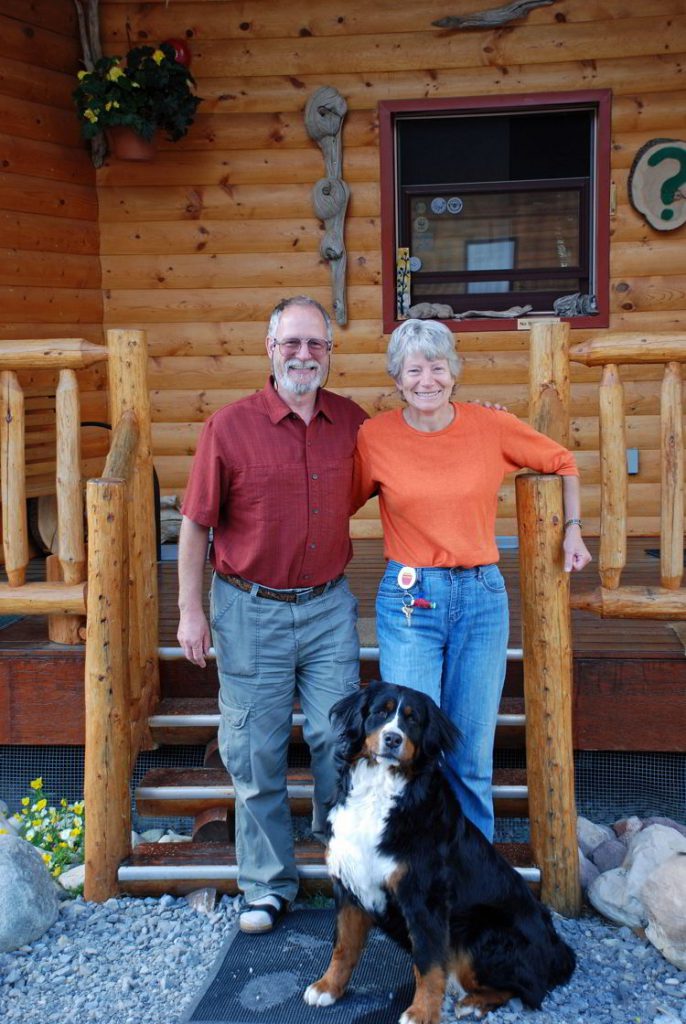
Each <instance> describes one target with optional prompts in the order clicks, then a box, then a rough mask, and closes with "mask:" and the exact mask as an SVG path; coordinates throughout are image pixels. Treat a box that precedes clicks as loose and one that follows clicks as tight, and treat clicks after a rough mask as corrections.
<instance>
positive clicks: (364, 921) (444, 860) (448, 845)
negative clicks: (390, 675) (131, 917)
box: [305, 683, 575, 1024]
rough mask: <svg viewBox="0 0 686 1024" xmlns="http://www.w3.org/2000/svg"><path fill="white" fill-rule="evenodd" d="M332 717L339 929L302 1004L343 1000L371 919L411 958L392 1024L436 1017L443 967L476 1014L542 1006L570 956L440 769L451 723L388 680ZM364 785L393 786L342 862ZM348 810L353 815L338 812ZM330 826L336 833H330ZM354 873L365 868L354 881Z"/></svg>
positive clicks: (333, 857) (451, 739) (332, 860)
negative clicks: (411, 975) (405, 992)
mask: <svg viewBox="0 0 686 1024" xmlns="http://www.w3.org/2000/svg"><path fill="white" fill-rule="evenodd" d="M332 720H333V722H334V724H335V725H336V726H337V728H338V732H339V738H340V742H339V748H338V757H339V791H338V798H337V802H336V805H335V806H334V808H333V810H332V812H331V821H332V835H331V841H330V846H329V855H328V856H329V869H330V871H331V872H332V877H333V882H334V892H335V897H336V906H337V911H338V915H337V929H336V931H337V934H336V944H335V947H334V953H333V958H332V961H331V964H330V966H329V969H328V970H327V972H326V974H325V975H324V976H323V977H322V978H321V979H320V980H319V981H318V982H316V983H315V984H314V985H311V986H310V987H309V989H308V990H307V992H306V994H305V999H306V1001H307V1002H309V1003H310V1004H312V1005H320V1006H323V1005H329V1004H330V1003H332V1002H334V1001H335V1000H336V999H338V998H340V996H341V995H342V994H343V992H344V991H345V986H346V984H347V982H348V979H349V977H350V973H351V972H352V969H353V967H354V966H355V963H356V962H357V959H358V958H359V955H360V954H361V952H362V949H363V947H364V942H365V939H366V936H367V933H368V931H369V928H370V927H371V926H372V925H377V926H378V927H380V928H382V929H383V931H385V932H386V933H387V934H389V935H390V936H392V938H393V939H395V940H396V941H397V942H398V943H400V944H401V945H402V946H403V947H405V948H407V949H410V950H411V952H412V955H413V960H414V970H415V977H416V982H417V988H416V992H415V998H414V1001H413V1004H412V1006H411V1007H410V1008H409V1009H408V1010H407V1011H406V1012H405V1013H404V1014H403V1015H402V1017H401V1024H436V1022H437V1021H438V1020H439V1018H440V1007H441V1002H442V999H443V994H444V991H445V985H446V980H447V979H449V977H450V976H451V975H452V976H453V977H455V978H457V979H458V980H459V982H460V984H461V985H462V987H463V989H464V990H465V992H466V995H465V996H464V999H463V1003H464V1005H466V1006H473V1007H475V1008H476V1009H477V1010H479V1011H481V1012H487V1011H488V1010H489V1009H492V1008H494V1007H496V1006H499V1005H502V1004H503V1003H504V1002H507V1000H508V999H509V998H511V997H512V996H519V998H520V999H521V1000H522V1001H523V1002H524V1003H526V1004H527V1005H528V1006H530V1007H533V1008H538V1007H540V1005H541V1002H542V1000H543V998H544V996H545V995H546V993H547V992H548V991H550V989H552V988H554V987H555V986H556V985H561V984H564V983H565V982H567V981H568V980H569V978H570V976H571V974H572V972H573V970H574V966H575V957H574V953H573V951H572V950H571V949H570V947H569V946H567V945H566V943H565V942H563V941H562V939H560V937H559V936H558V935H557V933H556V931H555V929H554V927H553V924H552V920H551V917H550V913H549V911H548V910H547V909H546V908H545V907H544V906H543V905H542V904H541V903H540V902H539V901H538V900H536V899H535V897H534V896H533V895H532V893H531V891H530V889H529V887H528V886H527V884H526V883H525V882H524V881H523V880H522V878H521V877H520V876H519V875H518V874H517V872H516V871H515V870H514V869H513V868H512V867H511V866H510V865H509V864H508V863H507V862H506V861H505V860H504V858H503V857H501V856H500V854H499V853H498V852H497V851H496V850H495V849H494V847H493V846H492V845H491V843H489V842H488V841H487V840H486V839H485V838H484V837H483V835H482V834H481V832H480V831H479V830H478V829H477V828H476V827H474V826H473V825H472V824H471V823H470V822H469V821H468V820H467V819H466V818H465V816H464V815H463V814H462V811H461V809H460V805H459V803H458V800H457V799H456V797H455V795H454V793H453V790H452V788H451V786H450V784H449V783H448V781H447V780H446V778H445V776H444V775H443V773H442V771H441V767H440V766H441V761H442V757H443V754H444V753H445V752H446V751H447V750H449V749H450V748H451V747H452V746H453V744H454V743H455V742H456V741H457V735H458V734H457V730H456V729H455V727H454V726H453V725H452V723H451V722H450V721H449V720H448V719H447V717H446V716H445V715H444V714H443V713H442V712H441V710H440V709H439V708H438V707H437V706H436V705H435V703H434V702H433V701H432V700H431V699H430V698H429V697H426V696H425V695H423V694H421V693H418V692H415V691H414V690H410V689H407V688H404V687H399V686H394V685H391V684H389V683H373V684H371V685H370V686H369V687H368V688H367V689H366V690H364V689H363V690H360V691H358V692H356V693H354V694H351V695H350V696H348V697H345V698H344V699H343V700H342V701H339V703H338V704H336V705H335V707H334V708H333V710H332ZM360 766H361V767H360ZM389 773H390V774H389ZM363 783H364V786H365V789H366V792H367V793H371V801H369V802H370V803H372V804H374V803H375V800H374V792H375V789H374V787H375V786H376V785H377V783H378V786H379V793H380V794H381V791H382V790H383V787H384V786H385V787H386V792H387V793H388V787H389V786H391V787H392V786H395V787H396V790H397V792H396V790H393V792H392V793H391V796H390V797H389V796H386V797H385V800H386V803H385V805H384V798H382V797H381V796H380V797H379V801H378V806H379V808H380V812H382V811H383V808H384V806H385V818H384V820H381V821H380V822H379V832H378V842H377V843H376V844H375V846H371V847H370V848H369V857H367V856H366V855H365V853H364V850H363V851H362V856H361V857H360V858H359V860H355V858H354V856H353V858H352V860H351V858H350V856H349V851H350V848H351V844H353V845H354V843H355V842H356V841H357V840H356V836H355V833H356V821H357V819H358V811H357V806H356V805H355V804H354V801H355V792H356V786H357V789H358V793H359V790H360V788H361V787H362V784H363ZM346 807H347V808H348V809H349V810H350V811H352V813H351V814H349V815H348V816H347V817H341V812H343V813H344V814H345V810H346ZM370 820H371V823H372V826H373V816H371V817H370V816H368V817H367V830H368V831H369V823H370ZM337 826H338V828H339V829H340V830H344V831H345V835H337ZM360 842H365V840H364V838H363V836H362V833H360ZM366 842H369V839H368V838H367V840H366ZM343 844H344V845H343ZM345 851H347V852H345ZM346 857H347V859H346ZM374 858H377V859H378V861H379V862H380V863H381V864H382V865H384V866H383V867H382V868H381V873H380V875H379V876H378V888H375V889H373V892H374V893H376V894H377V896H375V897H374V898H371V897H370V896H369V892H370V889H369V885H370V878H369V869H368V867H367V865H368V861H369V860H370V859H374ZM356 872H358V873H360V872H361V873H362V874H363V875H364V876H365V878H364V883H360V885H359V886H358V882H357V879H356V878H355V874H356ZM384 872H385V874H384ZM375 878H376V876H375ZM376 884H377V882H376V881H374V885H376ZM365 886H366V888H365Z"/></svg>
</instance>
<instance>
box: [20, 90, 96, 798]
mask: <svg viewBox="0 0 686 1024" xmlns="http://www.w3.org/2000/svg"><path fill="white" fill-rule="evenodd" d="M83 116H84V117H85V118H86V120H87V121H90V122H91V124H95V122H96V121H97V120H98V115H97V114H94V113H93V111H92V110H91V108H90V107H89V108H88V110H84V112H83ZM31 785H33V783H31Z"/></svg>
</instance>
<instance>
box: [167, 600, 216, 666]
mask: <svg viewBox="0 0 686 1024" xmlns="http://www.w3.org/2000/svg"><path fill="white" fill-rule="evenodd" d="M176 638H177V640H178V641H179V644H180V646H181V647H182V648H183V653H184V656H185V657H186V658H187V659H188V661H190V662H191V663H192V664H193V665H198V666H199V667H200V668H205V664H206V662H205V658H206V657H207V655H208V653H209V650H210V647H211V644H212V640H211V637H210V627H209V625H208V623H207V619H206V617H205V613H204V612H203V611H202V610H200V611H193V612H181V617H180V619H179V629H178V632H177V634H176Z"/></svg>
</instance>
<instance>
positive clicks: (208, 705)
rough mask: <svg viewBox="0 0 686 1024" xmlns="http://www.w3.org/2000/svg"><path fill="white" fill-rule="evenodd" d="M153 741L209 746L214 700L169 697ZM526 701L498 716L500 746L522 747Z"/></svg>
mask: <svg viewBox="0 0 686 1024" xmlns="http://www.w3.org/2000/svg"><path fill="white" fill-rule="evenodd" d="M303 720H304V716H303V714H302V712H301V710H300V707H299V706H298V705H297V704H296V706H295V707H294V711H293V739H294V740H299V739H301V738H302V724H303ZM148 721H149V723H150V730H151V732H152V736H153V739H154V740H155V742H156V743H159V744H160V745H173V746H184V745H193V744H203V743H209V741H210V740H211V739H213V738H214V737H215V736H216V734H217V729H218V728H219V710H218V707H217V701H216V699H215V698H214V697H167V698H165V699H164V700H162V701H160V703H159V705H158V706H157V709H156V711H155V713H154V714H153V715H151V716H150V718H149V719H148ZM524 724H525V719H524V701H523V700H522V699H521V698H519V697H507V698H504V699H503V701H502V703H501V706H500V714H499V715H498V726H497V731H496V745H500V746H506V747H512V746H521V745H522V742H523V731H524Z"/></svg>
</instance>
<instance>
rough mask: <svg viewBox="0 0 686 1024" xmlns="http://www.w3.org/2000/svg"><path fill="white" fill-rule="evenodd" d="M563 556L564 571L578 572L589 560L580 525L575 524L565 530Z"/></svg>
mask: <svg viewBox="0 0 686 1024" xmlns="http://www.w3.org/2000/svg"><path fill="white" fill-rule="evenodd" d="M562 550H563V551H564V556H565V572H580V571H581V570H582V569H583V568H584V566H586V565H588V563H589V562H590V561H591V557H592V556H591V552H590V551H589V550H588V548H587V547H586V545H585V544H584V540H583V537H582V536H581V527H580V526H577V525H576V524H574V525H572V526H568V527H567V529H566V530H565V539H564V541H563V543H562Z"/></svg>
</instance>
